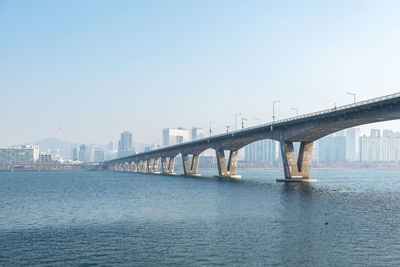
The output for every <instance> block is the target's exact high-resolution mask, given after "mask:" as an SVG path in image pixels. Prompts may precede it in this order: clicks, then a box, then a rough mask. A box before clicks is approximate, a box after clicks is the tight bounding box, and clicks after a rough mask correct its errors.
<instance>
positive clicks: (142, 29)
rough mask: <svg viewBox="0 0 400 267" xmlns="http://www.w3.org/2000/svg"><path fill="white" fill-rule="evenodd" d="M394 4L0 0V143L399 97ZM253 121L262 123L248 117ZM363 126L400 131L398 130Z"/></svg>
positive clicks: (148, 136)
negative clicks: (395, 95) (383, 96)
mask: <svg viewBox="0 0 400 267" xmlns="http://www.w3.org/2000/svg"><path fill="white" fill-rule="evenodd" d="M399 7H400V2H398V1H379V2H378V1H334V2H320V1H301V2H300V1H275V2H272V1H271V2H269V1H251V5H248V4H247V2H244V1H242V2H241V1H198V2H192V1H190V2H187V1H144V2H136V1H118V2H115V3H114V2H110V1H79V2H75V4H74V5H71V4H70V2H68V1H67V2H60V1H57V2H53V1H0V32H1V35H0V58H1V60H0V80H1V85H0V87H1V88H0V98H1V99H2V100H3V101H2V105H1V106H0V120H1V121H2V130H1V131H0V144H1V145H14V144H20V143H29V142H33V141H37V140H40V139H43V138H47V137H57V138H59V137H61V134H60V129H61V130H62V137H63V138H64V139H65V140H68V141H71V142H75V143H96V144H106V143H108V142H109V141H110V140H117V139H118V138H119V134H120V133H121V132H122V131H123V130H129V131H131V132H132V133H133V139H134V141H135V142H141V143H158V144H161V142H162V140H161V138H162V137H161V130H162V129H163V128H168V127H186V128H191V127H201V128H204V129H205V130H206V131H208V128H209V122H215V124H213V126H212V127H213V131H214V133H222V132H225V129H226V128H225V126H226V125H232V126H233V125H234V123H235V117H234V114H235V113H242V114H243V116H244V117H245V118H246V119H247V121H246V122H245V127H248V126H254V125H257V124H258V123H259V120H258V119H260V120H261V122H270V121H271V120H272V101H273V100H281V103H278V104H277V105H276V117H277V119H284V118H287V117H291V116H294V115H295V114H296V113H295V112H294V111H293V108H298V109H299V113H300V114H304V113H309V112H313V111H318V110H322V109H326V108H332V107H334V105H335V104H336V105H337V106H340V105H344V104H349V103H352V102H353V96H351V95H349V94H347V93H348V92H350V93H355V94H356V98H357V101H361V100H365V99H369V98H373V97H378V96H382V95H386V94H391V93H395V92H398V91H399V89H400V76H399V75H398V69H399V67H400V50H399V49H398V47H400V18H399V16H398V10H399ZM256 118H257V119H256ZM370 128H381V129H385V128H387V129H392V130H395V131H398V130H400V124H399V122H398V121H394V122H387V123H384V124H380V125H378V126H377V125H372V126H364V127H363V129H364V132H367V130H369V129H370Z"/></svg>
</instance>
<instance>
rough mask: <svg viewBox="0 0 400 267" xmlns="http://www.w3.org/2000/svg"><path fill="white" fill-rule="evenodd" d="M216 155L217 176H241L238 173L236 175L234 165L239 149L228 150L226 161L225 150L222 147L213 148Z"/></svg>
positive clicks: (235, 165)
mask: <svg viewBox="0 0 400 267" xmlns="http://www.w3.org/2000/svg"><path fill="white" fill-rule="evenodd" d="M215 152H216V155H217V165H218V174H219V177H228V178H236V179H237V178H241V176H240V175H236V167H237V161H238V156H239V150H237V149H236V150H230V152H229V159H228V163H226V160H225V152H224V150H223V149H216V150H215Z"/></svg>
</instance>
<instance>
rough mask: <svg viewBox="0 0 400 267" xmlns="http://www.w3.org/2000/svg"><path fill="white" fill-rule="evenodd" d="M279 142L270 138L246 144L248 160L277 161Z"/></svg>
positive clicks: (254, 161) (246, 158)
mask: <svg viewBox="0 0 400 267" xmlns="http://www.w3.org/2000/svg"><path fill="white" fill-rule="evenodd" d="M277 148H278V145H277V142H276V141H274V140H270V139H264V140H260V141H257V142H254V143H251V144H248V145H247V146H245V156H244V160H245V161H246V162H252V163H257V162H275V161H276V160H277Z"/></svg>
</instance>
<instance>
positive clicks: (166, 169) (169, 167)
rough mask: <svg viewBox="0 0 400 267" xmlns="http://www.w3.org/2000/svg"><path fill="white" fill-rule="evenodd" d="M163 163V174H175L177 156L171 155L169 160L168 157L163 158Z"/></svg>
mask: <svg viewBox="0 0 400 267" xmlns="http://www.w3.org/2000/svg"><path fill="white" fill-rule="evenodd" d="M161 165H162V171H163V174H169V175H175V174H176V173H174V167H175V157H169V160H168V161H167V157H162V158H161Z"/></svg>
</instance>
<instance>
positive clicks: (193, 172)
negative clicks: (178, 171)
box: [182, 154, 200, 176]
mask: <svg viewBox="0 0 400 267" xmlns="http://www.w3.org/2000/svg"><path fill="white" fill-rule="evenodd" d="M199 156H200V155H199V154H194V155H193V157H192V163H190V161H189V156H188V154H182V163H183V172H184V174H185V175H188V176H200V174H199V173H198V168H199Z"/></svg>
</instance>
